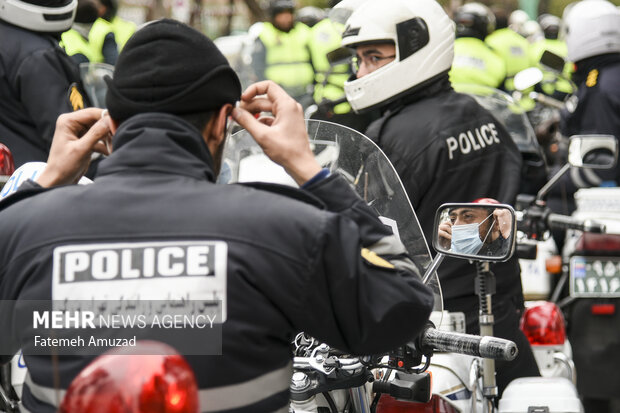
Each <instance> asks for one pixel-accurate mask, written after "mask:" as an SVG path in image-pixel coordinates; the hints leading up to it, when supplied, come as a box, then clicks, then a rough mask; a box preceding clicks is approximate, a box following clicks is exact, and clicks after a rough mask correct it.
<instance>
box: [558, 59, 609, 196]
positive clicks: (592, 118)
mask: <svg viewBox="0 0 620 413" xmlns="http://www.w3.org/2000/svg"><path fill="white" fill-rule="evenodd" d="M576 66H577V70H576V72H575V74H574V76H573V80H574V81H575V83H576V84H577V87H578V89H577V92H576V93H575V96H574V97H573V98H572V99H573V100H574V102H575V103H576V106H575V109H574V110H573V111H572V112H570V111H568V110H567V109H564V110H563V111H562V112H561V119H560V131H561V132H562V134H563V135H564V136H572V135H579V134H610V135H614V136H615V137H616V139H618V140H620V53H615V54H608V55H600V56H595V57H592V58H590V59H585V60H583V61H581V62H578V63H577V65H576ZM562 178H563V179H562V185H565V187H564V189H565V190H566V191H568V193H573V192H574V191H575V190H577V189H578V188H580V187H591V186H599V185H601V183H603V182H606V185H619V184H620V166H618V165H616V166H615V168H613V169H607V170H605V169H600V170H588V169H577V168H572V169H571V171H570V173H568V174H566V175H564V176H563V177H562ZM556 191H557V188H556Z"/></svg>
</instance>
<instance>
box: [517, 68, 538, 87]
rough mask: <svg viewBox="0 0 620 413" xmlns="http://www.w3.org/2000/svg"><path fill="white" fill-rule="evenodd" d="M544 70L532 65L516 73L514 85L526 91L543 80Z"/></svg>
mask: <svg viewBox="0 0 620 413" xmlns="http://www.w3.org/2000/svg"><path fill="white" fill-rule="evenodd" d="M542 80H543V72H542V71H541V70H540V69H539V68H537V67H530V68H527V69H525V70H522V71H520V72H519V73H517V74H516V75H515V78H514V85H515V89H517V90H518V91H521V92H522V91H524V90H526V89H529V88H531V87H532V86H534V85H536V84H538V83H540V82H542Z"/></svg>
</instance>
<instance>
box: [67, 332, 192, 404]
mask: <svg viewBox="0 0 620 413" xmlns="http://www.w3.org/2000/svg"><path fill="white" fill-rule="evenodd" d="M198 410H199V408H198V386H197V384H196V378H195V377H194V373H193V371H192V369H191V367H190V366H189V364H187V362H186V361H185V359H184V358H183V357H182V356H180V355H179V354H178V353H177V352H176V351H175V350H174V349H173V348H172V347H170V346H168V345H166V344H163V343H158V342H153V341H142V342H138V343H137V345H136V347H125V348H121V349H114V350H112V351H109V352H106V353H105V354H103V355H101V356H99V357H97V358H96V359H95V360H94V361H93V362H92V363H91V364H89V365H88V366H87V367H86V368H85V369H84V370H82V371H81V372H80V374H79V375H78V376H77V377H76V378H75V379H74V380H73V381H72V382H71V385H70V386H69V389H68V390H67V394H66V395H65V397H64V399H63V401H62V403H61V405H60V410H59V411H60V413H147V412H148V413H197V412H198Z"/></svg>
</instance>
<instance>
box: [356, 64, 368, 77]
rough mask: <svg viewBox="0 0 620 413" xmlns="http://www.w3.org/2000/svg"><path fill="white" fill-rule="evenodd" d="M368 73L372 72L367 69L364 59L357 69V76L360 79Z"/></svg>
mask: <svg viewBox="0 0 620 413" xmlns="http://www.w3.org/2000/svg"><path fill="white" fill-rule="evenodd" d="M368 73H370V70H368V69H367V67H366V64H364V62H363V61H362V62H361V63H360V67H359V69H357V73H356V74H355V76H357V78H358V79H359V78H361V77H364V76H366V75H367V74H368Z"/></svg>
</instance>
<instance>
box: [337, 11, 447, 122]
mask: <svg viewBox="0 0 620 413" xmlns="http://www.w3.org/2000/svg"><path fill="white" fill-rule="evenodd" d="M381 42H391V43H394V45H395V49H396V58H395V59H394V61H392V62H390V63H388V64H386V65H385V66H382V67H380V68H379V69H377V70H375V71H374V72H371V73H369V74H367V75H366V76H363V77H361V78H359V79H354V80H349V81H347V82H345V83H344V91H345V94H346V96H347V100H348V101H349V103H350V104H351V107H352V108H353V109H354V110H355V111H356V112H360V111H365V110H368V109H374V108H376V107H379V106H383V105H385V104H387V103H389V102H392V101H394V100H396V99H398V98H399V97H400V96H402V95H404V94H407V93H410V92H412V91H413V90H415V89H417V88H420V87H422V86H423V85H424V84H425V83H426V82H427V81H428V80H430V79H433V78H435V77H436V76H437V75H440V74H442V73H446V72H448V70H450V67H451V65H452V59H453V58H454V22H453V21H452V20H451V19H450V18H449V17H448V15H447V14H446V12H445V11H444V10H443V8H442V7H441V6H440V5H439V3H437V2H436V1H435V0H416V1H411V0H382V1H369V2H367V3H364V4H363V5H362V6H360V8H359V9H357V10H355V11H354V12H353V14H352V15H351V17H350V18H349V20H347V23H346V28H345V31H344V34H343V38H342V45H343V46H348V47H356V46H358V45H361V44H369V43H370V44H372V43H381Z"/></svg>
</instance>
